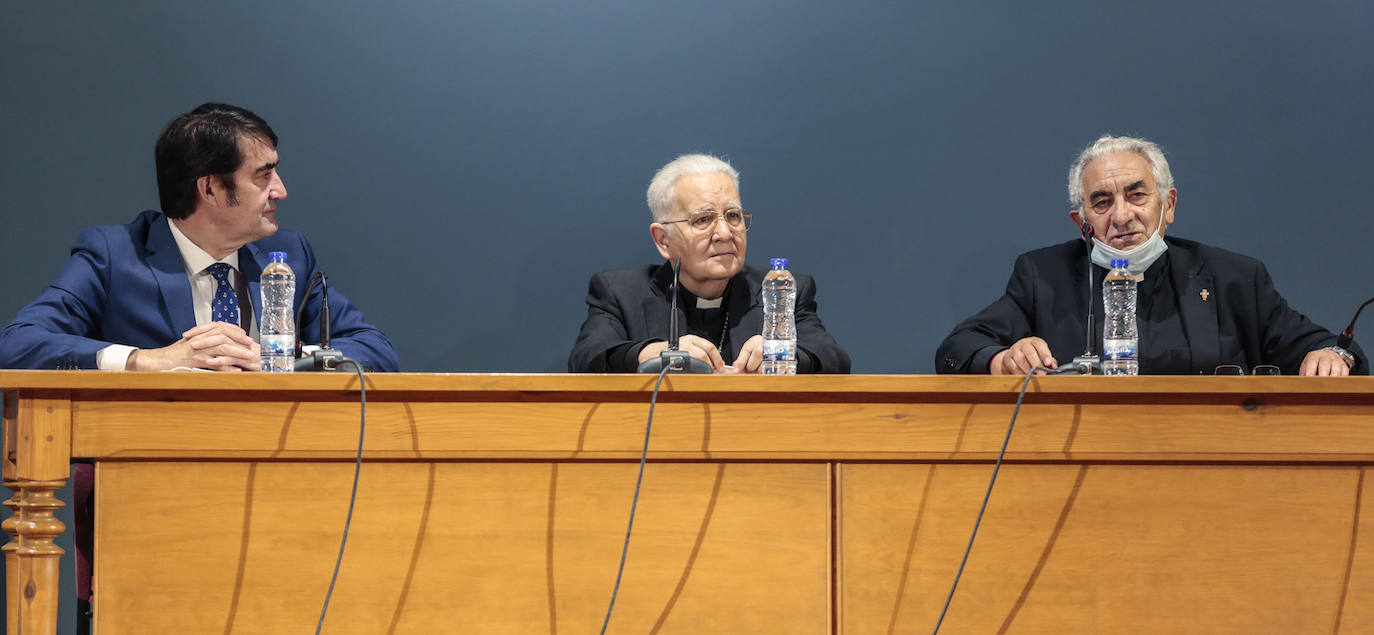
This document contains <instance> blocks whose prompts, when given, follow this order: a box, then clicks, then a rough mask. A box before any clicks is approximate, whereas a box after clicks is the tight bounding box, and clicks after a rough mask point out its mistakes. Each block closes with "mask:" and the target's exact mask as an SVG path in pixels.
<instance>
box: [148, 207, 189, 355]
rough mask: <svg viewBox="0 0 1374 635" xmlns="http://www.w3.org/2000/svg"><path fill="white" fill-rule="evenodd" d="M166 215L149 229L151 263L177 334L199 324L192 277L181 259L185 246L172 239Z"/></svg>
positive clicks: (179, 335) (149, 261)
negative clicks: (193, 300)
mask: <svg viewBox="0 0 1374 635" xmlns="http://www.w3.org/2000/svg"><path fill="white" fill-rule="evenodd" d="M170 222H171V221H169V220H167V219H166V217H159V218H158V220H155V221H153V224H152V226H151V227H150V228H149V229H148V242H147V244H146V245H145V246H146V247H147V249H148V254H149V255H148V267H149V268H150V269H152V272H153V278H154V279H156V280H157V287H158V291H159V292H160V293H161V295H162V305H163V306H164V307H166V308H167V317H168V318H169V319H170V320H171V327H172V331H173V336H174V337H178V338H179V337H181V334H182V333H185V332H186V331H189V330H191V329H192V328H194V327H195V326H196V312H195V307H194V305H193V304H192V302H191V280H190V279H189V278H187V277H186V263H185V262H184V261H183V260H182V259H181V250H180V249H177V244H176V241H175V240H173V239H172V230H171V229H170V228H169V227H168V225H167V224H168V223H170Z"/></svg>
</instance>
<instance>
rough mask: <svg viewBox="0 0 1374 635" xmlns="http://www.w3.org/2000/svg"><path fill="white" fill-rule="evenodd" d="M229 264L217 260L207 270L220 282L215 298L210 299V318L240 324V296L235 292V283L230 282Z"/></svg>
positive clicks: (235, 324)
mask: <svg viewBox="0 0 1374 635" xmlns="http://www.w3.org/2000/svg"><path fill="white" fill-rule="evenodd" d="M229 269H230V267H229V265H227V264H225V263H222V262H217V263H215V264H213V265H210V266H209V267H206V268H205V270H206V271H209V272H210V275H212V276H214V277H215V282H217V283H219V284H218V286H216V287H215V298H214V299H213V300H211V301H210V320H211V321H212V322H227V323H229V324H233V325H234V326H238V325H239V297H238V296H237V295H235V294H234V285H232V284H229Z"/></svg>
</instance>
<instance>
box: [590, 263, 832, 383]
mask: <svg viewBox="0 0 1374 635" xmlns="http://www.w3.org/2000/svg"><path fill="white" fill-rule="evenodd" d="M766 273H767V272H766V271H763V270H760V269H755V268H753V267H748V266H746V267H744V269H742V270H741V271H740V272H739V273H738V274H735V277H734V278H731V279H730V284H729V286H728V287H727V288H726V289H725V295H724V296H723V298H722V301H721V308H720V309H697V308H696V303H695V300H696V298H695V297H693V296H692V295H691V293H690V292H688V291H687V290H686V289H683V291H682V294H681V295H680V296H679V297H678V325H679V327H681V328H682V331H681V332H682V333H684V334H692V335H696V336H698V337H701V338H703V339H705V340H708V341H710V342H711V343H712V344H716V345H718V346H719V344H720V343H721V340H722V336H723V337H724V346H722V347H720V348H721V351H720V354H721V358H722V359H724V360H725V363H727V364H729V363H732V362H733V361H734V360H735V358H736V357H737V356H739V350H740V347H742V346H744V343H745V342H746V341H748V340H749V338H751V337H754V336H755V335H758V334H760V333H762V332H763V300H762V296H761V295H760V290H761V289H762V285H763V276H764V275H765V274H766ZM792 275H793V276H795V277H796V279H797V303H796V323H797V372H801V373H847V372H849V354H848V353H846V352H845V351H844V349H842V348H840V345H839V344H838V343H837V342H835V338H833V337H831V336H830V334H829V333H827V332H826V331H825V326H823V325H822V324H821V319H820V317H819V316H817V315H816V285H815V283H814V282H813V281H812V279H811V277H810V276H804V275H798V274H796V273H793V274H792ZM672 283H673V268H672V266H671V265H669V264H668V263H664V264H661V265H647V266H644V267H636V268H633V269H617V270H614V271H603V272H601V273H598V274H596V275H594V276H592V280H591V283H590V285H589V287H588V290H587V320H586V321H585V322H583V323H582V330H581V332H580V333H578V335H577V343H576V344H574V345H573V349H572V353H570V354H569V355H568V370H569V371H571V372H575V373H576V372H593V373H617V372H634V370H635V369H636V368H637V367H638V366H639V361H638V358H639V352H640V351H641V350H642V349H643V348H644V346H645V345H647V344H649V343H651V342H661V341H667V339H668V321H669V315H668V311H669V301H670V299H671V298H670V296H669V295H668V288H669V287H670V286H672ZM726 313H728V314H729V323H728V324H725V323H724V320H725V314H726ZM688 326H691V327H695V331H697V332H694V330H692V329H689V328H687V327H688Z"/></svg>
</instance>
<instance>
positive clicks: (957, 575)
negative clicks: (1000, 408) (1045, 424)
mask: <svg viewBox="0 0 1374 635" xmlns="http://www.w3.org/2000/svg"><path fill="white" fill-rule="evenodd" d="M1038 370H1043V371H1045V373H1047V374H1050V375H1062V374H1066V373H1081V372H1082V369H1080V368H1079V367H1077V366H1063V367H1060V368H1057V369H1052V368H1046V367H1044V366H1036V367H1035V368H1032V369H1031V371H1030V372H1029V373H1026V380H1025V381H1023V382H1021V394H1019V395H1017V396H1016V407H1015V408H1013V409H1012V411H1011V421H1010V422H1009V423H1007V436H1006V438H1005V439H1002V451H1001V452H998V453H997V463H995V464H993V466H992V478H991V479H990V480H988V491H987V493H986V494H984V495H983V506H982V507H979V508H978V519H977V520H975V521H973V533H972V534H971V535H969V537H968V546H967V547H965V548H964V559H963V560H960V561H959V571H957V572H956V573H955V574H954V584H951V585H950V586H949V596H947V597H946V598H945V606H944V608H942V609H940V619H938V620H936V621H935V630H934V631H932V632H931V635H936V634H937V633H939V632H940V624H942V623H944V621H945V613H946V612H947V611H949V603H950V601H952V600H953V599H954V590H955V589H957V588H959V578H960V577H962V576H963V575H964V565H966V564H968V555H969V553H970V552H972V551H973V539H974V538H977V537H978V526H979V525H981V524H983V512H985V511H987V509H988V499H990V498H992V486H993V484H995V483H996V482H997V473H998V472H999V471H1001V470H1002V457H1004V456H1006V455H1007V444H1008V443H1010V442H1011V431H1012V429H1013V428H1015V427H1016V415H1017V414H1018V413H1020V412H1021V401H1022V400H1024V399H1025V398H1026V388H1028V387H1029V386H1030V381H1031V378H1032V377H1034V376H1035V371H1038Z"/></svg>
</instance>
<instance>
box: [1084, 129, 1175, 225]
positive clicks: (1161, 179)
mask: <svg viewBox="0 0 1374 635" xmlns="http://www.w3.org/2000/svg"><path fill="white" fill-rule="evenodd" d="M1121 152H1134V153H1136V154H1138V155H1140V156H1142V157H1145V160H1146V161H1147V162H1149V164H1150V171H1151V172H1153V173H1154V177H1155V187H1156V188H1158V189H1159V198H1160V201H1161V203H1162V202H1163V201H1164V200H1165V199H1167V198H1168V197H1167V196H1166V195H1165V194H1166V193H1167V192H1168V191H1169V190H1171V189H1173V187H1174V175H1173V173H1171V172H1169V161H1168V160H1166V159H1165V158H1164V151H1163V150H1160V149H1159V146H1158V145H1155V143H1154V142H1153V141H1148V140H1146V139H1138V138H1136V137H1113V136H1111V135H1103V136H1101V137H1099V138H1098V140H1097V141H1094V142H1093V143H1092V145H1090V146H1088V147H1086V148H1084V149H1083V151H1082V152H1080V153H1079V154H1078V158H1077V159H1075V160H1074V162H1073V165H1072V166H1070V167H1069V202H1070V203H1072V204H1073V207H1074V209H1082V208H1083V168H1085V167H1087V166H1088V164H1089V163H1092V162H1093V161H1095V160H1097V159H1100V158H1102V157H1105V156H1110V155H1113V154H1118V153H1121Z"/></svg>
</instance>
